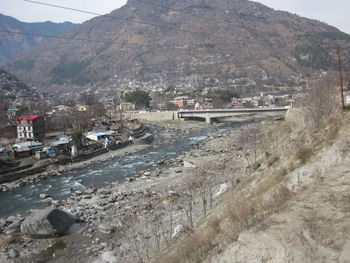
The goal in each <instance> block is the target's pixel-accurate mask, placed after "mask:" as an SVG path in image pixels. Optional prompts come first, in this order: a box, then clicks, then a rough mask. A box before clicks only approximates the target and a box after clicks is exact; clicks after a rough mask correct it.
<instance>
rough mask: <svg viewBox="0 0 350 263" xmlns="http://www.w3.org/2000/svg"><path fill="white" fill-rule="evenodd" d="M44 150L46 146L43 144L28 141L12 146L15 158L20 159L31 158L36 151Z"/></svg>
mask: <svg viewBox="0 0 350 263" xmlns="http://www.w3.org/2000/svg"><path fill="white" fill-rule="evenodd" d="M43 148H44V146H43V145H42V144H41V143H39V142H34V141H27V142H22V143H16V144H14V145H12V149H13V150H14V152H15V156H16V157H18V158H22V157H29V156H31V155H32V154H34V153H35V152H36V151H41V150H42V149H43Z"/></svg>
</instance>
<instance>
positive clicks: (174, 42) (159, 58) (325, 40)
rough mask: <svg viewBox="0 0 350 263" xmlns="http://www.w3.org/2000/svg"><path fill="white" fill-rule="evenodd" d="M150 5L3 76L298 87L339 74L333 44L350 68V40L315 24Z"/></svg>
mask: <svg viewBox="0 0 350 263" xmlns="http://www.w3.org/2000/svg"><path fill="white" fill-rule="evenodd" d="M152 3H153V4H152V5H150V4H146V3H145V2H144V1H139V0H129V1H128V3H127V4H126V5H125V6H123V7H121V8H119V9H117V10H115V11H113V12H111V13H110V14H109V15H108V16H100V17H96V18H93V19H91V20H89V21H87V22H85V23H83V24H82V25H80V26H78V27H76V28H74V29H72V30H70V31H69V32H66V33H65V34H63V35H64V36H65V37H66V38H71V39H73V38H84V39H86V38H89V39H91V42H82V41H78V40H70V41H67V40H56V39H55V40H49V41H48V42H47V43H45V44H43V45H42V46H40V49H39V48H36V49H34V50H33V51H32V52H31V53H30V54H29V53H26V54H24V55H23V56H21V57H20V58H18V59H17V60H16V61H14V62H13V63H11V64H8V65H7V66H6V68H7V69H8V70H10V71H11V72H12V71H13V72H14V73H16V74H17V75H18V76H19V77H20V78H21V79H23V80H25V81H26V82H27V83H29V84H31V85H38V86H43V87H49V86H52V85H58V86H62V85H80V86H87V85H90V86H91V85H96V86H105V87H108V86H111V83H112V82H119V81H120V80H121V79H128V80H134V79H136V80H142V81H149V80H152V79H154V78H166V79H169V80H171V79H175V78H178V77H179V76H190V75H198V76H200V77H201V78H203V79H204V78H216V79H219V82H220V85H223V86H230V85H229V81H230V80H232V79H237V78H243V77H249V78H251V79H253V80H254V81H255V82H256V83H257V85H256V86H262V85H265V84H266V85H285V84H288V85H299V84H300V82H301V80H304V79H305V77H309V76H310V75H312V74H313V73H314V72H315V71H317V72H321V71H327V70H334V69H336V68H337V60H336V54H335V53H334V50H333V49H331V47H332V46H333V45H334V44H335V40H337V42H338V43H339V44H341V45H342V46H344V57H346V59H345V61H344V63H345V64H346V65H349V59H347V57H348V56H347V55H348V54H349V53H350V35H347V34H345V33H343V32H341V31H340V30H338V29H336V28H335V27H331V26H328V25H326V24H324V23H322V22H319V21H316V20H310V19H307V18H301V17H299V16H297V15H292V14H290V13H287V12H284V11H276V10H273V9H271V8H269V7H266V6H264V5H262V4H260V3H255V2H251V1H247V0H236V1H228V0H216V1H205V0H203V1H201V0H197V1H190V0H182V1H173V0H167V1H154V0H153V1H152ZM164 6H167V7H168V8H164ZM174 10H181V12H175V11H174ZM186 12H191V14H192V15H185V14H184V13H186ZM112 16H113V17H114V18H113V17H112ZM130 21H142V23H143V22H144V23H143V24H142V23H134V22H130ZM147 24H153V25H154V24H156V25H167V27H165V26H150V25H147ZM173 28H177V30H173ZM191 32H192V33H191ZM193 32H198V33H199V34H197V33H193ZM93 41H100V42H101V43H98V42H93ZM112 42H113V43H112ZM115 42H117V43H121V44H115ZM23 65H25V66H23ZM115 76H117V78H118V79H117V80H116V79H115ZM96 83H97V84H96ZM255 88H256V87H255Z"/></svg>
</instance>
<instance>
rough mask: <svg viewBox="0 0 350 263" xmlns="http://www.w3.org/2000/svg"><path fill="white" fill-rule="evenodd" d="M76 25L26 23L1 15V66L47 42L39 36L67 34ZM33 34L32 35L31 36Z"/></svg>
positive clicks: (66, 23)
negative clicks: (10, 32) (12, 32)
mask: <svg viewBox="0 0 350 263" xmlns="http://www.w3.org/2000/svg"><path fill="white" fill-rule="evenodd" d="M75 26H76V25H75V24H72V23H69V22H65V23H52V22H42V23H24V22H21V21H18V20H17V19H15V18H12V17H10V16H5V15H2V14H0V64H4V63H5V62H7V61H10V60H12V59H14V58H16V57H17V56H18V55H20V54H22V53H24V52H25V51H27V50H28V49H30V48H32V47H34V46H37V45H38V44H40V43H41V42H43V41H45V40H47V38H45V37H41V36H35V35H36V34H37V35H57V34H59V33H62V32H66V31H68V30H70V29H72V28H73V27H75ZM4 31H15V32H19V33H25V34H27V33H28V34H29V35H22V34H9V33H6V32H4ZM30 34H32V35H30Z"/></svg>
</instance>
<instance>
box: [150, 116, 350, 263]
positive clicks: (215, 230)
mask: <svg viewBox="0 0 350 263" xmlns="http://www.w3.org/2000/svg"><path fill="white" fill-rule="evenodd" d="M346 119H347V120H349V119H350V114H347V116H346ZM346 123H347V121H346V122H344V121H343V124H341V121H340V120H339V119H336V118H334V119H329V121H328V122H327V125H326V126H324V128H323V129H319V130H318V131H317V132H316V133H314V134H312V135H310V137H308V138H310V140H305V138H300V140H297V141H295V140H292V139H291V137H290V134H289V133H290V129H287V128H289V126H288V127H287V128H286V129H284V130H283V129H282V130H280V131H279V130H278V129H277V128H276V129H274V130H275V131H277V132H276V136H278V137H279V138H284V139H283V140H281V141H280V143H279V144H276V145H272V146H273V147H272V150H273V151H272V152H273V155H271V156H270V157H269V158H268V159H267V160H266V161H265V164H264V165H265V166H264V165H262V167H265V168H263V169H262V171H261V172H260V174H257V173H256V175H255V180H254V181H251V182H247V183H246V184H243V185H242V184H240V189H237V188H235V189H234V191H231V192H229V193H227V194H226V196H225V199H224V200H223V202H222V203H221V205H220V206H219V207H218V208H217V209H216V210H215V211H212V213H211V214H210V215H209V216H207V217H206V218H205V219H204V220H203V222H202V223H201V224H200V225H199V226H198V227H197V229H195V230H194V231H193V232H191V233H190V235H188V236H182V237H180V238H179V239H178V240H177V241H176V242H175V244H174V245H173V247H172V248H170V249H169V250H168V251H166V253H165V254H164V255H162V256H161V257H159V258H158V259H157V260H156V261H155V262H167V263H178V262H202V261H203V260H205V259H207V258H208V256H210V255H211V254H215V253H220V252H221V251H222V250H223V249H225V247H226V246H227V245H228V244H230V243H232V242H234V241H236V240H237V239H238V237H239V235H240V234H241V233H242V232H243V231H245V230H247V229H249V228H251V227H253V226H254V227H268V226H267V223H266V222H267V221H266V219H267V218H268V217H269V216H270V215H272V214H273V213H276V212H279V211H281V209H283V208H284V207H285V205H286V203H287V201H288V200H290V198H291V197H292V196H293V193H291V192H290V191H289V190H288V189H287V188H286V187H285V186H283V184H282V181H283V179H284V178H285V176H286V175H287V174H288V173H289V172H291V171H292V170H294V169H295V168H296V167H295V160H298V159H299V160H301V162H302V163H303V164H304V163H306V162H307V161H308V160H309V159H310V158H311V157H312V156H313V155H314V154H315V153H316V152H318V151H319V150H321V149H322V148H323V147H324V146H327V145H329V144H330V143H332V142H334V141H335V140H336V139H337V138H338V136H339V133H340V132H342V130H343V128H342V125H344V124H346ZM277 125H278V124H277ZM306 132H307V131H306ZM277 133H279V134H277ZM306 137H307V136H306ZM283 144H285V145H283ZM280 153H282V154H280ZM298 166H299V165H298ZM214 213H215V216H214V215H213V214H214Z"/></svg>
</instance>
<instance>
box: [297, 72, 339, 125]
mask: <svg viewBox="0 0 350 263" xmlns="http://www.w3.org/2000/svg"><path fill="white" fill-rule="evenodd" d="M336 83H337V82H336V80H335V79H334V78H331V77H327V78H323V79H321V80H320V81H318V82H316V83H314V84H313V85H312V86H311V87H310V88H309V90H308V94H307V96H306V99H305V102H304V107H305V108H306V110H307V114H308V122H309V123H308V124H309V127H311V128H314V129H317V128H319V127H320V126H322V125H323V124H325V121H326V120H327V119H329V117H332V116H335V115H336V114H338V113H339V112H340V109H341V107H340V105H341V104H340V103H339V93H338V88H337V84H336Z"/></svg>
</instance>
